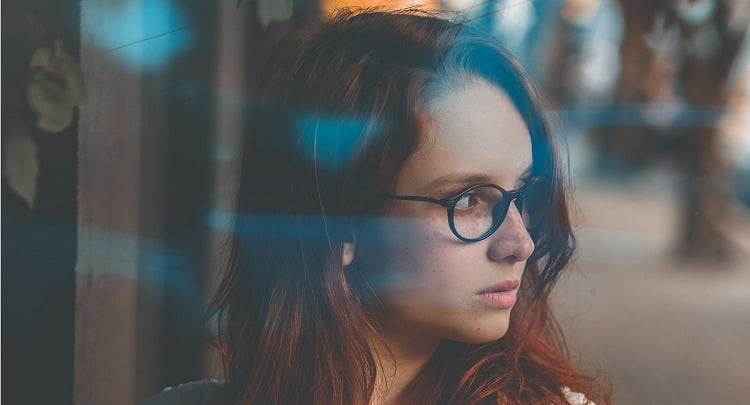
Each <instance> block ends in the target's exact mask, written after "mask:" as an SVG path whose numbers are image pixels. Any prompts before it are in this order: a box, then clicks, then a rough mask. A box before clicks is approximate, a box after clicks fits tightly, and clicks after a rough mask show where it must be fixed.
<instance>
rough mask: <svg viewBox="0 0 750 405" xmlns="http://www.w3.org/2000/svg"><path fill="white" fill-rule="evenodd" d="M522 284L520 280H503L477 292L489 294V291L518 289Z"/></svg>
mask: <svg viewBox="0 0 750 405" xmlns="http://www.w3.org/2000/svg"><path fill="white" fill-rule="evenodd" d="M520 284H521V282H520V281H518V280H508V281H503V282H502V283H497V284H495V285H493V286H492V287H490V288H486V289H484V290H482V291H479V292H478V293H477V294H489V293H495V292H504V291H511V290H515V289H517V288H518V286H519V285H520Z"/></svg>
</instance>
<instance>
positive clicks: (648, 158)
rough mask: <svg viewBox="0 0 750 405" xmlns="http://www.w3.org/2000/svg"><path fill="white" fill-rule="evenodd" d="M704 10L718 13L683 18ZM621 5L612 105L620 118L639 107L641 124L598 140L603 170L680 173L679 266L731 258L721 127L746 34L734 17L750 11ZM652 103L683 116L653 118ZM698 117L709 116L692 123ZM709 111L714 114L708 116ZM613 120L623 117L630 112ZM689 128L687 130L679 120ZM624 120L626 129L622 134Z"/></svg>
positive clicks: (669, 3)
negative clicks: (668, 168)
mask: <svg viewBox="0 0 750 405" xmlns="http://www.w3.org/2000/svg"><path fill="white" fill-rule="evenodd" d="M698 3H704V4H706V5H708V4H709V3H710V4H711V5H712V7H707V8H705V9H704V12H703V13H702V15H701V16H696V15H695V14H693V15H689V13H687V12H686V11H685V9H684V6H686V5H689V4H692V5H698ZM619 5H620V7H621V10H622V14H623V20H624V28H625V31H624V37H623V42H622V46H621V50H620V54H621V60H622V66H621V70H620V76H619V78H618V84H617V88H616V92H615V96H614V102H615V106H616V108H620V109H621V106H622V105H624V104H631V105H633V104H634V103H635V105H640V111H641V116H642V122H635V123H633V122H632V118H631V119H627V118H626V119H624V120H620V119H618V118H617V117H615V122H614V124H613V126H609V127H606V128H599V130H598V131H596V132H595V133H594V134H593V135H594V142H595V145H596V146H597V147H598V148H599V150H600V152H601V153H602V157H603V158H604V159H608V160H603V161H602V163H603V166H605V167H602V168H610V169H611V168H613V167H615V168H617V167H622V166H624V167H631V168H638V167H641V166H644V165H654V164H663V163H667V164H669V165H672V166H674V167H676V168H677V169H678V170H680V171H681V172H682V173H683V174H684V176H685V179H684V181H683V184H682V187H681V189H680V201H679V203H680V204H681V209H680V212H681V214H680V215H681V230H680V236H679V240H678V249H677V254H678V257H680V258H685V259H691V258H701V259H716V260H724V259H727V258H728V256H729V255H730V253H731V244H730V243H729V240H728V239H727V238H726V236H725V235H724V234H723V232H722V226H724V225H726V223H727V221H728V214H729V196H728V195H727V191H726V190H725V189H724V188H723V187H722V186H721V183H722V178H723V175H724V172H725V169H726V165H727V164H726V162H725V158H724V156H723V155H722V153H721V151H720V148H719V135H720V134H719V128H718V121H719V119H720V118H721V112H722V111H724V110H725V109H726V108H727V104H728V98H729V88H728V86H729V84H730V83H729V79H730V72H731V69H732V66H733V64H734V62H735V60H736V59H737V55H738V53H739V50H740V46H741V43H742V39H743V37H744V34H745V31H746V30H747V21H737V16H742V15H747V14H746V13H745V14H743V13H742V12H741V11H742V10H739V9H740V8H743V7H748V4H747V2H725V1H700V0H699V1H691V2H686V3H685V4H682V7H683V8H682V9H681V8H680V7H681V5H680V2H678V1H675V0H662V1H649V0H627V1H626V0H619ZM733 15H734V20H732V18H733ZM740 19H741V18H740ZM651 103H660V104H661V105H663V106H666V107H668V108H669V109H671V110H674V111H678V113H676V115H675V116H672V117H670V116H668V115H665V114H662V115H660V116H658V117H657V118H654V117H649V115H648V114H649V113H648V110H649V107H650V106H649V104H651ZM651 105H654V104H651ZM696 108H698V109H702V110H703V114H701V115H695V113H694V112H692V111H694V109H696ZM707 109H708V111H713V112H710V113H709V114H705V112H706V111H707ZM615 114H622V115H623V117H624V116H625V115H627V114H632V111H624V109H621V110H620V112H618V113H615ZM631 117H632V115H631ZM701 117H703V118H701ZM683 119H688V120H689V121H682V122H680V121H677V120H683ZM695 119H697V120H698V121H697V122H696V121H695ZM620 121H627V122H628V124H629V125H628V124H626V125H618V124H620ZM690 122H693V123H692V124H691V125H689V126H687V125H685V124H686V123H690ZM634 124H635V125H634ZM609 159H611V160H609ZM612 160H613V161H614V162H615V164H614V165H613V164H612Z"/></svg>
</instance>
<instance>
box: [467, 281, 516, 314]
mask: <svg viewBox="0 0 750 405" xmlns="http://www.w3.org/2000/svg"><path fill="white" fill-rule="evenodd" d="M520 284H521V283H520V282H519V281H518V280H509V281H503V282H502V283H498V284H495V285H493V286H492V287H490V288H487V289H484V290H482V291H480V292H478V293H477V298H479V299H480V300H482V301H483V302H484V303H485V304H487V305H489V306H490V307H492V308H500V309H507V308H511V307H513V305H516V289H517V288H518V286H519V285H520Z"/></svg>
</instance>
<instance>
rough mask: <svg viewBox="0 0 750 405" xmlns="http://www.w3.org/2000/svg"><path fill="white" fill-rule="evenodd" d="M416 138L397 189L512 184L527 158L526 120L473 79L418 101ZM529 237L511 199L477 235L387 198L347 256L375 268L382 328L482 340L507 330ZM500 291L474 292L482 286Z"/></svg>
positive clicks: (434, 211) (436, 211)
mask: <svg viewBox="0 0 750 405" xmlns="http://www.w3.org/2000/svg"><path fill="white" fill-rule="evenodd" d="M427 110H428V111H427V114H426V118H427V120H428V130H427V133H426V137H425V138H424V142H423V144H422V146H421V147H420V149H419V150H417V151H416V152H415V153H414V154H413V155H412V156H410V158H409V159H408V160H407V161H406V163H405V166H404V167H403V170H402V171H401V173H400V175H399V177H398V179H397V182H396V186H395V190H394V193H395V194H399V195H412V196H430V197H435V198H447V197H450V196H453V195H455V194H457V193H458V192H460V191H462V190H464V189H465V188H467V187H468V186H471V185H473V184H477V183H493V184H497V185H499V186H501V187H502V188H504V189H505V190H514V189H517V188H519V187H521V186H522V185H523V183H524V180H525V178H526V176H528V172H529V171H530V168H531V164H532V153H531V138H530V136H529V131H528V128H527V127H526V125H525V123H524V121H523V119H522V118H521V116H520V115H519V113H518V111H517V110H516V108H515V107H514V105H513V104H512V102H511V101H510V100H509V99H508V97H507V96H506V95H505V94H504V93H503V92H502V91H501V90H499V89H498V88H496V87H494V86H492V85H490V84H488V83H487V82H484V81H481V80H479V79H475V80H467V81H466V82H465V83H464V84H463V85H461V86H457V87H456V88H455V89H452V90H450V91H447V92H446V93H445V94H443V95H442V96H440V97H438V98H436V99H435V100H433V101H432V102H431V103H430V104H429V106H428V108H427ZM533 250H534V243H533V241H532V240H531V237H530V236H529V234H528V232H527V231H526V229H525V227H524V225H523V221H522V219H521V215H520V213H519V211H518V209H517V207H516V206H515V204H511V207H510V209H509V210H508V214H507V216H506V218H505V220H504V222H503V223H502V225H501V226H500V228H499V229H498V230H497V231H496V232H495V233H494V234H492V235H491V236H490V237H488V238H487V239H484V240H482V241H479V242H473V243H467V242H462V241H461V240H459V239H458V238H456V236H455V235H454V234H453V233H452V232H451V230H450V228H449V225H448V221H447V211H446V208H445V207H443V206H441V205H438V204H433V203H429V202H423V201H401V200H389V202H388V203H387V205H386V207H385V208H384V214H383V216H382V217H380V218H378V219H377V220H375V221H373V222H372V223H371V224H370V225H368V226H366V227H365V229H363V230H362V233H361V234H360V237H359V238H358V243H357V247H356V253H355V257H356V262H357V265H358V266H364V267H365V268H366V270H367V272H368V273H369V274H374V275H375V276H374V284H375V288H376V289H377V293H378V297H379V299H380V300H381V302H382V303H383V304H384V311H383V313H381V314H379V315H378V316H379V317H380V319H379V320H380V323H381V325H382V326H383V328H384V329H385V330H384V334H385V335H386V336H387V335H389V334H391V335H392V334H393V333H396V334H399V335H403V336H409V337H410V338H420V337H426V338H430V337H431V338H440V339H450V340H455V341H460V342H466V343H484V342H490V341H493V340H497V339H499V338H501V337H502V336H503V335H504V334H505V333H506V331H507V329H508V324H509V320H510V313H511V310H512V306H513V305H514V302H515V294H516V290H517V287H518V282H520V280H521V277H522V276H523V271H524V266H525V264H526V259H527V258H528V257H529V255H531V253H532V251H533ZM491 290H505V291H504V292H501V293H499V292H498V293H495V294H483V293H482V292H483V291H491Z"/></svg>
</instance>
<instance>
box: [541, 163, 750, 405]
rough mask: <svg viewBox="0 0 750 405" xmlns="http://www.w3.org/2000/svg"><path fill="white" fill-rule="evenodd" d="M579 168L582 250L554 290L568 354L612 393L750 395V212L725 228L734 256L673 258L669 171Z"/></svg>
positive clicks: (744, 398)
mask: <svg viewBox="0 0 750 405" xmlns="http://www.w3.org/2000/svg"><path fill="white" fill-rule="evenodd" d="M574 172H575V170H574ZM575 178H576V176H575V175H574V179H575ZM579 179H581V180H579V181H578V182H577V185H576V187H577V189H576V190H574V195H573V198H574V199H575V202H576V204H577V209H576V213H575V215H574V221H575V223H576V224H577V228H578V229H577V235H578V239H579V253H578V255H579V258H578V260H577V262H576V264H575V265H574V266H572V267H571V268H570V269H569V271H568V273H567V274H566V275H564V276H563V278H562V279H561V281H560V283H559V285H558V288H557V290H556V293H555V295H554V300H553V304H554V305H555V309H556V313H557V317H558V320H559V321H560V324H561V326H562V327H563V330H564V331H565V333H566V337H567V339H568V344H569V346H570V347H571V352H572V354H573V356H574V358H578V356H580V363H581V365H582V367H583V368H584V369H587V370H588V371H589V372H591V371H592V370H593V371H594V372H596V370H599V371H600V372H602V373H603V374H604V376H605V377H606V378H607V379H608V380H609V382H610V383H611V384H612V386H613V391H614V403H615V404H621V405H634V404H639V405H640V404H667V405H672V404H674V405H690V404H721V405H730V404H750V214H749V213H748V212H747V211H746V210H742V209H741V208H740V207H739V206H738V207H736V212H735V214H736V215H735V219H736V221H735V222H734V223H733V224H731V227H729V228H727V232H728V233H729V234H730V235H732V238H733V239H734V241H735V243H736V244H737V247H738V250H739V252H740V253H739V254H738V256H737V257H735V260H734V261H733V262H732V263H730V264H715V263H714V264H711V263H702V264H701V263H681V264H680V263H678V262H677V261H675V260H674V257H673V256H672V250H673V246H674V243H675V241H676V232H677V223H676V204H675V198H676V195H675V193H674V190H675V185H676V183H677V182H678V181H679V180H676V179H677V177H673V176H670V175H669V174H664V173H661V174H659V173H657V174H654V175H652V176H651V175H649V176H646V177H644V178H643V180H639V182H638V184H637V186H636V185H632V184H633V182H631V183H630V184H631V185H620V184H617V185H613V184H605V183H603V182H599V183H596V182H593V181H590V180H586V179H585V177H579Z"/></svg>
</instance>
